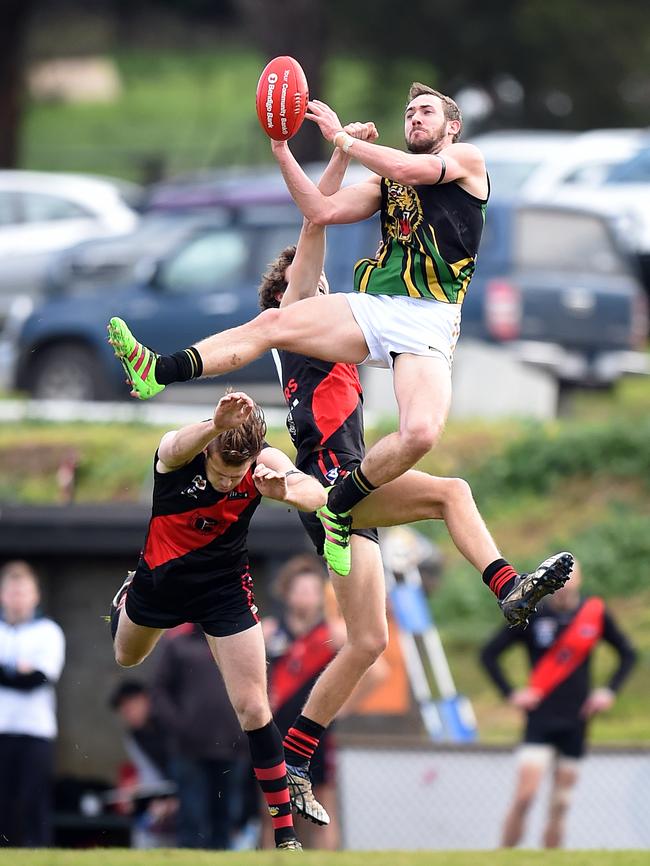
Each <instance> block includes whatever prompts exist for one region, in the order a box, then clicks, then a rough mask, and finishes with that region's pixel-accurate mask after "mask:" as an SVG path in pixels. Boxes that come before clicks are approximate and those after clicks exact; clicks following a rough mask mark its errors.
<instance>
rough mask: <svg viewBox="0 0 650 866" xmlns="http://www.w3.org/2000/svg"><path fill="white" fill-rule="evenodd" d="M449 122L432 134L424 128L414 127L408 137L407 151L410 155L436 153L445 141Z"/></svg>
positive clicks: (432, 131)
mask: <svg viewBox="0 0 650 866" xmlns="http://www.w3.org/2000/svg"><path fill="white" fill-rule="evenodd" d="M446 126H447V122H446V121H445V122H444V123H443V124H442V125H441V126H440V127H438V129H434V130H431V131H430V132H429V131H428V130H426V129H424V127H422V126H415V127H412V128H411V129H410V130H409V132H408V135H407V137H406V149H407V150H408V151H409V153H435V152H436V150H439V149H440V145H441V144H442V142H443V141H444V139H445V137H446V135H447V132H446Z"/></svg>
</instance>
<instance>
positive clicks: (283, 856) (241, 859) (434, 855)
mask: <svg viewBox="0 0 650 866" xmlns="http://www.w3.org/2000/svg"><path fill="white" fill-rule="evenodd" d="M292 856H293V855H292V854H290V853H289V852H286V853H281V852H275V851H246V852H237V853H234V852H226V853H218V852H213V851H179V850H172V849H170V850H155V851H125V850H121V849H116V848H106V849H100V850H93V851H60V850H51V851H18V850H12V851H4V852H0V864H2V866H4V864H7V866H203V864H205V866H219V864H224V866H225V864H226V863H227V864H229V866H258V864H269V866H270V864H276V863H287V862H291V860H290V858H291V857H292ZM298 856H299V857H300V863H302V864H304V866H326V864H327V866H329V864H333V866H646V864H647V862H648V852H647V851H526V850H517V851H452V852H448V851H440V852H438V851H363V852H358V851H337V852H329V851H328V852H325V851H305V852H304V853H303V854H301V855H298Z"/></svg>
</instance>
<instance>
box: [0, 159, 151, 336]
mask: <svg viewBox="0 0 650 866" xmlns="http://www.w3.org/2000/svg"><path fill="white" fill-rule="evenodd" d="M141 195H142V190H141V188H140V187H138V186H136V185H135V184H130V183H128V182H126V181H120V180H114V179H112V178H101V177H93V176H88V175H74V174H54V173H49V172H37V171H0V328H1V327H2V323H3V321H4V319H5V318H6V316H7V313H8V311H9V309H10V307H11V304H12V303H13V301H14V299H15V298H16V297H18V296H19V295H27V296H30V297H37V296H38V295H39V294H40V291H41V287H42V281H43V277H44V274H45V270H46V268H47V263H48V260H49V257H50V255H51V254H52V253H53V252H56V251H58V250H61V249H64V248H65V247H68V246H70V245H71V244H76V243H78V242H79V241H81V240H84V239H85V238H90V237H98V236H101V235H113V234H120V233H123V232H130V231H132V230H133V229H134V228H135V226H136V225H137V222H138V218H139V217H138V213H137V212H136V209H135V207H136V205H137V204H138V202H139V198H140V196H141Z"/></svg>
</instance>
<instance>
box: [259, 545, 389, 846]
mask: <svg viewBox="0 0 650 866" xmlns="http://www.w3.org/2000/svg"><path fill="white" fill-rule="evenodd" d="M273 587H274V594H275V595H276V596H277V597H278V599H279V600H280V601H281V603H282V605H281V608H280V611H279V615H278V617H277V618H276V617H265V618H264V620H263V622H262V629H263V631H264V638H265V641H266V653H267V657H268V659H269V665H270V666H269V697H270V701H271V708H272V710H273V717H274V718H275V721H276V724H277V726H278V728H279V729H280V731H281V732H282V733H283V734H286V732H287V731H289V729H290V728H291V727H292V725H293V723H294V721H295V719H296V718H297V717H298V716H299V714H300V711H301V710H302V708H303V706H304V705H305V703H306V701H307V698H308V697H309V693H310V692H311V690H312V688H313V687H314V684H315V683H316V681H317V680H318V678H319V676H320V674H321V673H322V672H323V670H324V669H325V668H326V667H327V666H328V665H329V664H330V662H331V661H332V660H333V659H334V657H335V656H336V654H337V652H338V651H339V649H340V648H341V647H342V646H343V645H344V643H345V638H346V628H345V622H344V620H343V618H342V616H341V613H340V611H339V608H338V605H337V603H336V598H335V597H334V592H333V590H332V586H331V584H330V583H329V582H328V581H327V572H326V570H325V568H324V567H323V563H322V560H320V559H319V558H318V557H316V556H314V555H313V554H308V553H306V554H300V555H298V556H294V557H292V558H291V559H290V560H289V561H288V562H286V563H285V564H284V565H283V566H282V568H281V569H280V571H279V572H278V575H277V577H276V579H275V581H274V585H273ZM386 675H387V670H386V666H385V665H384V664H383V660H382V659H379V660H378V661H377V662H375V664H374V665H372V667H371V668H370V669H369V670H368V671H367V672H366V674H365V675H364V676H363V677H362V679H361V681H360V682H359V684H358V685H357V687H356V688H355V689H354V691H353V693H352V695H351V696H350V698H349V699H348V700H347V701H346V702H345V705H344V706H343V707H342V708H341V710H340V711H339V713H338V714H337V717H341V716H342V715H344V714H349V713H352V712H354V711H355V709H356V707H357V706H358V704H359V702H360V701H361V700H363V698H364V697H365V696H366V695H367V694H369V693H370V692H371V691H372V690H373V689H374V688H375V687H376V686H377V684H378V683H379V682H381V681H383V680H384V679H385V677H386ZM335 763H336V761H335V743H334V737H333V726H330V727H329V728H327V730H326V731H325V733H324V734H323V736H322V737H321V738H320V740H319V742H318V745H317V747H316V750H315V752H314V754H313V757H312V759H311V763H310V772H311V781H312V785H313V790H314V795H315V797H317V799H318V802H320V803H322V804H324V806H325V808H326V809H327V811H328V813H329V814H330V815H331V816H332V820H331V823H330V824H328V825H327V827H325V828H323V830H321V831H320V832H319V835H318V840H317V841H316V840H315V839H313V838H312V836H311V834H310V835H309V838H308V841H309V842H312V841H313V842H314V844H312V845H310V847H314V848H319V849H322V850H332V851H333V850H336V849H337V848H338V847H339V845H340V838H339V826H338V821H337V812H338V807H337V797H336V783H335Z"/></svg>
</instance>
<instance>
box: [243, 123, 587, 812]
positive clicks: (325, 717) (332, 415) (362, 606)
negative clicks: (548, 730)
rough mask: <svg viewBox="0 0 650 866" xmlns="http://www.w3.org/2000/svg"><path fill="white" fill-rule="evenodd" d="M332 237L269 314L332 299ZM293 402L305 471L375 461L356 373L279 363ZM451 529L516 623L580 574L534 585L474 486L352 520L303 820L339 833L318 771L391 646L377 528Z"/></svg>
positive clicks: (432, 483) (303, 241)
mask: <svg viewBox="0 0 650 866" xmlns="http://www.w3.org/2000/svg"><path fill="white" fill-rule="evenodd" d="M346 132H348V134H350V135H353V136H358V137H359V138H368V139H372V138H373V137H375V136H376V130H375V128H374V124H363V123H356V124H349V125H348V126H347V127H346ZM348 162H349V158H348V157H347V156H346V155H345V154H344V153H343V152H342V151H341V150H340V149H338V148H337V149H336V150H335V151H334V154H333V155H332V158H331V160H330V163H329V165H328V167H327V169H326V171H325V173H324V175H323V177H322V178H321V181H320V183H319V189H320V191H321V192H323V193H324V194H325V195H332V194H333V193H334V192H335V191H336V190H337V189H338V188H339V187H340V184H341V182H342V180H343V176H344V173H345V169H346V167H347V165H348ZM324 256H325V229H324V227H323V226H318V225H315V224H313V223H310V222H309V221H307V220H305V221H304V222H303V227H302V231H301V234H300V238H299V241H298V246H297V248H296V247H288V248H287V249H285V250H284V251H283V252H282V253H281V254H280V256H279V257H278V259H277V260H276V261H275V262H273V263H272V264H271V265H270V266H269V269H268V271H267V273H266V274H265V275H264V277H263V279H262V283H261V285H260V289H259V296H260V306H261V307H262V309H270V308H272V307H286V306H287V305H289V304H293V303H296V302H298V301H300V300H302V299H304V298H309V297H312V296H314V295H317V294H327V293H328V292H329V287H328V283H327V278H326V276H325V273H324V272H323V263H324ZM275 357H276V363H277V365H278V372H279V374H280V379H281V383H282V387H283V390H284V396H285V399H286V401H287V404H288V407H289V416H288V419H287V426H288V428H289V432H290V434H291V437H292V439H293V443H294V445H295V447H296V449H297V451H298V456H297V459H296V465H297V466H298V467H299V468H300V469H302V471H304V472H306V473H309V474H312V475H313V476H314V477H315V478H318V480H319V481H320V482H321V483H322V484H323V485H325V486H327V487H330V486H331V485H334V484H336V483H338V482H340V481H341V480H342V479H343V478H346V477H347V476H348V475H349V473H350V472H352V471H354V470H355V468H357V467H358V466H359V465H360V464H361V461H362V459H363V456H364V453H365V445H364V433H363V394H362V389H361V384H360V382H359V376H358V373H357V368H356V366H355V365H353V364H344V363H333V362H328V361H322V360H318V359H317V358H311V357H307V356H304V355H298V354H295V353H293V352H289V351H286V350H281V351H279V352H275ZM301 519H302V521H303V524H304V525H305V528H306V530H307V532H308V533H309V535H310V537H311V539H312V541H313V542H314V545H315V546H316V549H317V551H318V552H319V553H321V554H322V552H323V544H324V539H325V531H324V528H323V525H322V524H321V522H320V521H319V520H318V519H317V518H316V516H315V515H312V514H302V515H301ZM430 519H442V520H444V521H445V523H446V524H447V528H448V530H449V533H450V535H451V537H452V539H453V541H454V543H455V545H456V546H457V547H458V549H459V551H460V552H461V553H462V554H463V555H464V556H465V558H466V559H467V560H469V562H471V563H472V565H474V566H475V568H477V569H478V570H479V572H481V573H482V575H483V580H484V581H485V583H486V584H488V586H489V587H490V589H491V590H492V591H493V592H494V594H495V595H496V596H497V599H498V600H499V604H500V606H501V608H502V610H503V612H504V614H505V616H506V617H507V618H508V619H509V620H510V621H511V622H513V623H517V622H521V621H523V620H525V619H526V617H527V615H528V613H529V612H530V610H531V609H532V608H534V606H535V602H536V600H538V599H539V598H541V597H542V596H543V595H545V594H547V593H549V592H552V591H553V590H554V589H555V588H557V587H558V586H560V585H562V583H563V582H564V580H566V577H567V575H568V574H569V572H570V570H571V563H572V557H571V556H570V554H557V555H555V556H553V557H550V558H549V559H547V560H545V561H544V562H543V563H541V565H540V566H538V568H537V569H536V570H535V572H532V573H531V574H530V575H519V574H518V573H517V572H516V571H515V569H514V568H513V567H512V566H511V565H510V564H509V563H508V562H507V561H506V560H505V559H503V558H502V557H501V554H500V553H499V550H498V548H497V546H496V544H495V542H494V540H493V539H492V537H491V536H490V533H489V532H488V530H487V527H486V526H485V523H484V522H483V519H482V518H481V515H480V514H479V512H478V509H477V507H476V504H475V502H474V499H473V497H472V492H471V490H470V487H469V485H468V484H467V482H465V481H463V480H462V479H460V478H437V477H434V476H431V475H428V474H426V473H424V472H418V471H416V470H409V471H408V472H406V473H405V474H404V475H402V476H400V477H399V478H396V479H395V480H393V481H390V482H388V483H387V484H384V485H382V486H381V487H379V488H378V489H377V490H375V491H373V492H372V493H370V495H369V496H366V497H365V498H364V499H362V500H361V502H360V503H358V504H357V505H356V506H355V507H354V508H353V510H352V538H351V544H352V558H351V561H352V569H351V572H350V574H349V575H347V576H342V575H340V574H337V573H336V571H334V570H333V569H330V574H331V578H332V584H333V586H334V590H335V592H336V597H337V600H338V603H339V607H340V609H341V613H342V615H343V617H344V619H345V622H346V626H347V640H346V643H345V645H344V646H343V648H342V649H341V651H340V652H339V654H338V655H337V656H336V658H335V659H334V661H333V662H332V663H331V664H330V666H329V667H328V668H327V669H326V670H325V671H324V673H323V674H322V675H321V677H320V678H319V680H318V682H317V683H316V686H315V687H314V689H313V690H312V692H311V694H310V696H309V699H308V700H307V703H306V704H305V707H304V708H303V711H302V714H301V715H300V716H299V717H298V718H297V719H296V722H295V723H294V725H293V726H292V728H291V729H290V730H289V732H288V734H287V736H286V737H285V756H286V760H287V766H288V774H289V786H290V790H291V795H292V799H293V800H294V805H295V806H296V808H297V809H298V811H299V812H301V813H302V814H304V815H305V816H306V817H309V818H311V820H313V821H315V822H316V823H321V824H324V823H328V821H329V818H328V816H327V813H326V811H325V810H324V809H323V808H322V807H321V806H320V804H319V803H318V802H317V801H316V800H315V799H314V797H313V793H312V791H311V786H310V783H309V773H308V768H309V760H310V757H311V755H312V754H313V752H314V749H315V748H316V746H317V745H318V741H319V738H320V737H321V735H322V733H323V731H324V730H325V728H326V727H327V726H328V725H329V724H330V723H331V721H332V720H333V719H334V717H335V716H336V714H337V712H338V711H339V710H340V708H341V707H342V705H343V704H344V703H345V701H346V700H347V699H348V698H349V696H350V694H351V692H352V690H353V689H354V688H355V686H356V685H357V683H358V682H359V680H360V679H361V677H362V676H363V675H364V674H365V672H366V671H367V670H368V668H369V667H370V666H371V665H372V664H373V663H374V662H375V661H376V659H377V658H378V657H379V656H380V655H381V653H382V652H383V650H384V649H385V647H386V642H387V640H388V626H387V622H386V593H385V586H384V572H383V566H382V561H381V555H380V552H379V545H378V543H377V541H378V536H377V531H376V529H371V528H368V527H376V526H393V525H396V524H402V523H410V522H413V521H416V520H430Z"/></svg>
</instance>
